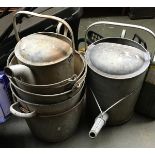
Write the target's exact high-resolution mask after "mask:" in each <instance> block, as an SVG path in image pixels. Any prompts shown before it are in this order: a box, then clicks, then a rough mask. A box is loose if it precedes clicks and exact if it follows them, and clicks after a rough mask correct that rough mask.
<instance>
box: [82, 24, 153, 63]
mask: <svg viewBox="0 0 155 155" xmlns="http://www.w3.org/2000/svg"><path fill="white" fill-rule="evenodd" d="M101 24H103V25H113V26H119V27H129V28H136V29H140V30H143V31H146V32H147V33H149V34H150V35H151V36H152V37H153V38H154V39H155V33H154V32H153V31H151V30H150V29H148V28H146V27H144V26H140V25H134V24H126V23H118V22H110V21H99V22H95V23H92V24H91V25H89V26H88V27H87V29H86V32H85V51H86V49H87V44H86V43H87V34H88V30H89V29H90V28H92V27H93V26H95V25H101ZM150 55H151V61H152V62H153V59H154V55H155V51H153V52H152V54H150Z"/></svg>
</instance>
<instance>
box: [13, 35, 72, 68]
mask: <svg viewBox="0 0 155 155" xmlns="http://www.w3.org/2000/svg"><path fill="white" fill-rule="evenodd" d="M14 52H15V55H16V57H17V59H18V60H19V61H21V62H23V63H26V64H31V65H38V66H40V65H49V64H55V63H58V62H60V61H63V60H64V59H66V58H67V57H68V56H69V55H71V53H72V48H71V46H70V44H69V43H68V42H66V41H64V40H61V39H59V38H56V37H52V36H48V35H44V34H39V33H34V34H31V35H28V36H26V37H23V38H22V39H21V40H20V41H19V42H18V43H17V45H16V47H15V50H14Z"/></svg>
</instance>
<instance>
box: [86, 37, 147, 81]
mask: <svg viewBox="0 0 155 155" xmlns="http://www.w3.org/2000/svg"><path fill="white" fill-rule="evenodd" d="M109 39H119V40H126V41H129V42H132V43H134V44H137V45H138V46H139V47H140V50H141V51H143V52H145V53H146V54H147V55H148V57H149V58H150V54H149V52H148V51H147V50H146V49H145V48H144V47H143V46H142V45H141V44H139V43H137V42H136V41H133V40H131V39H128V38H120V37H106V38H102V39H100V40H97V41H95V42H94V43H92V44H91V45H89V46H88V49H87V50H86V54H85V58H86V62H87V65H88V66H89V68H90V69H91V70H93V71H94V72H95V73H97V74H99V75H100V76H102V77H106V78H110V79H118V80H119V79H120V80H121V79H130V78H133V77H136V76H138V75H141V74H142V73H143V72H145V71H146V70H147V69H148V67H149V65H150V59H149V61H148V60H145V61H144V63H143V65H142V66H141V68H139V69H138V70H137V71H135V72H133V73H129V74H124V75H113V74H108V73H105V72H102V71H100V70H98V69H97V68H96V67H94V66H93V65H92V64H91V62H90V59H89V54H90V51H91V48H93V47H94V46H95V44H98V43H100V42H105V41H106V40H109ZM107 42H108V41H107ZM110 43H111V42H110ZM113 43H115V42H113ZM116 43H117V42H116ZM119 43H120V42H119ZM120 44H121V43H120ZM128 46H131V45H128ZM133 47H135V46H133ZM135 48H137V47H135ZM142 49H143V50H142Z"/></svg>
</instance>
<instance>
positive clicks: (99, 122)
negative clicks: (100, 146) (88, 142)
mask: <svg viewBox="0 0 155 155" xmlns="http://www.w3.org/2000/svg"><path fill="white" fill-rule="evenodd" d="M107 120H108V114H107V113H105V114H103V115H102V114H101V113H100V114H99V115H98V116H97V117H96V119H95V122H94V124H93V126H92V128H91V130H90V132H89V137H90V138H95V137H97V135H98V134H99V132H100V130H101V129H102V127H103V126H105V125H106V122H107Z"/></svg>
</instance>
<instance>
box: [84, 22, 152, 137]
mask: <svg viewBox="0 0 155 155" xmlns="http://www.w3.org/2000/svg"><path fill="white" fill-rule="evenodd" d="M98 24H104V25H110V26H111V25H112V26H122V27H131V28H137V29H142V30H145V31H147V32H149V33H151V34H153V35H154V33H153V32H152V31H150V30H149V29H146V28H144V27H141V26H137V25H130V24H123V23H114V22H106V21H103V22H96V23H93V24H92V25H90V26H89V27H88V29H89V28H91V27H92V26H94V25H98ZM88 29H87V31H86V34H87V32H88ZM122 36H123V35H122ZM154 36H155V35H154ZM86 62H87V65H88V76H87V88H88V92H87V101H88V108H89V111H90V114H91V115H90V116H91V117H92V118H93V117H94V118H95V117H96V116H97V117H96V119H95V123H94V125H93V127H92V129H91V131H90V133H89V135H90V137H91V138H94V137H96V136H97V134H98V133H99V131H100V130H101V128H102V126H103V125H105V124H106V122H107V124H108V125H118V124H122V123H124V122H126V121H128V120H129V119H130V118H131V117H132V115H133V112H134V107H135V104H136V101H137V99H138V96H139V93H140V90H141V87H142V84H143V81H144V78H145V75H146V73H147V70H148V68H149V65H150V54H149V52H148V51H147V50H146V49H145V48H144V47H143V46H142V45H140V44H139V43H137V42H135V41H133V40H130V39H126V38H124V37H122V38H121V37H116V38H114V37H109V38H104V39H100V40H98V41H96V42H94V43H92V44H91V45H90V46H89V47H88V49H87V50H86Z"/></svg>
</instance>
